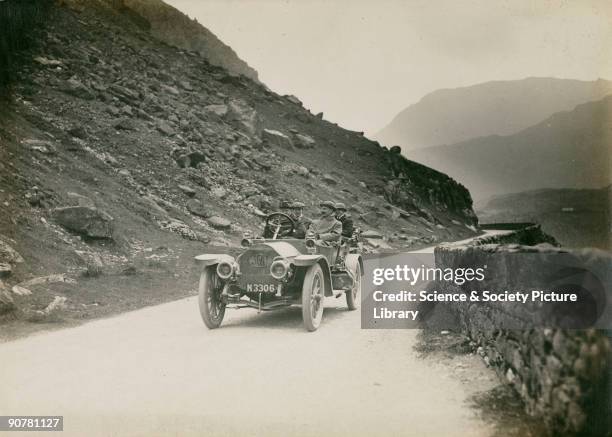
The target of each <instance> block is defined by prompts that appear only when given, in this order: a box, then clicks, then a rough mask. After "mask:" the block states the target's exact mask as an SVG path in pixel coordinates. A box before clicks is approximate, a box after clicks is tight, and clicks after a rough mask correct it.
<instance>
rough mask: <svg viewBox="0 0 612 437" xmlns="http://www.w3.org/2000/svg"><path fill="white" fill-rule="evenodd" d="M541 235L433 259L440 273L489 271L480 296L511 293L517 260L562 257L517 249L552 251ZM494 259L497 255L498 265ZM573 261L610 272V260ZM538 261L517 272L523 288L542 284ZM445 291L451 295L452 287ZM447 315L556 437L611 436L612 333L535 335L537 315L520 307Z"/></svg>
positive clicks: (489, 306) (492, 240) (451, 249)
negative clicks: (484, 268) (467, 269)
mask: <svg viewBox="0 0 612 437" xmlns="http://www.w3.org/2000/svg"><path fill="white" fill-rule="evenodd" d="M540 233H541V231H539V228H538V227H534V228H531V229H523V230H519V231H516V232H514V233H512V234H507V235H504V236H498V237H488V238H482V239H479V240H475V241H474V242H473V243H472V244H470V245H469V246H452V245H448V246H441V247H439V248H437V249H436V252H435V258H436V265H437V266H438V267H442V268H446V267H451V268H456V267H458V266H476V265H483V263H488V266H487V274H486V277H485V280H484V281H483V282H481V283H480V286H481V287H482V288H481V289H482V290H485V289H486V290H500V289H501V290H504V289H511V288H510V287H512V286H513V285H516V284H517V281H518V279H517V276H518V275H516V272H517V265H516V262H517V257H516V256H513V255H515V254H517V253H519V254H520V253H531V254H535V259H536V260H537V259H539V257H540V255H539V254H540V253H543V254H544V255H542V257H544V256H545V254H546V253H554V252H564V251H563V250H562V249H558V248H555V247H553V246H552V245H550V244H545V245H540V246H539V247H534V246H524V245H521V244H519V243H523V244H524V243H525V242H529V243H530V244H535V243H537V242H538V238H540V237H542V238H543V239H544V240H545V241H547V242H549V243H550V240H547V238H546V237H545V236H544V235H539V234H540ZM500 242H501V243H504V244H499V243H500ZM491 253H495V257H493V258H494V260H495V261H494V262H491V258H492V257H491V256H490V254H491ZM570 255H571V256H575V257H576V259H577V260H585V261H586V262H587V263H589V265H591V263H596V264H597V265H598V268H604V269H609V270H608V271H612V256H611V255H610V254H609V253H606V252H601V251H596V250H588V251H587V250H584V251H579V252H571V253H570ZM518 258H520V257H518ZM533 259H534V258H533V257H531V258H529V260H530V261H529V262H526V263H525V264H526V265H521V266H520V268H519V271H520V277H521V279H520V280H523V281H524V280H527V281H537V277H538V276H539V277H541V276H542V275H541V274H539V273H540V272H538V269H540V268H541V266H540V265H538V262H533V261H532V260H533ZM513 263H514V264H513ZM604 271H605V270H604ZM526 278H527V279H526ZM445 287H446V289H447V290H448V289H449V286H448V283H445ZM454 287H455V289H454V290H452V291H459V292H465V293H467V292H469V291H470V290H471V289H473V286H472V285H470V284H464V285H463V286H454ZM608 292H609V290H608ZM610 297H611V296H609V295H608V296H604V299H609V298H610ZM450 310H451V311H452V312H453V313H454V314H455V316H456V317H457V318H458V322H459V327H460V329H461V330H462V331H463V332H464V333H465V334H466V335H468V336H469V337H470V338H471V339H472V340H473V341H474V342H476V343H477V344H478V353H479V354H480V355H481V356H482V357H483V359H484V360H485V362H486V363H487V364H488V365H490V366H491V367H492V368H493V369H495V371H496V372H497V374H498V375H499V377H500V378H501V379H502V380H503V381H505V382H507V383H508V384H510V385H511V386H512V387H513V388H514V389H516V391H517V392H518V393H519V394H520V396H521V397H522V399H523V401H524V403H525V406H526V410H527V412H528V413H529V414H531V415H533V416H537V417H540V418H541V419H542V420H543V421H544V422H545V424H546V425H547V428H548V429H549V430H550V432H551V434H554V435H575V434H580V435H605V434H606V432H607V430H609V429H611V426H610V425H611V423H610V416H612V414H611V413H612V411H611V408H610V394H611V391H610V383H611V381H612V379H611V378H610V363H611V359H610V339H609V337H608V335H609V333H610V331H607V332H606V331H601V330H596V329H582V330H575V329H574V330H570V329H557V328H534V327H532V326H533V317H537V315H534V312H535V311H537V309H535V308H533V306H530V305H529V304H522V303H517V304H508V303H505V304H499V303H486V304H484V303H479V304H474V303H470V302H464V303H453V304H451V305H450ZM530 318H531V319H530ZM523 322H525V323H524V325H525V328H524V329H501V328H500V326H504V327H510V326H513V325H515V326H517V327H518V326H523V325H522V323H523ZM530 322H531V323H530ZM529 325H531V326H529Z"/></svg>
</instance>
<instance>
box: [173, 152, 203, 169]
mask: <svg viewBox="0 0 612 437" xmlns="http://www.w3.org/2000/svg"><path fill="white" fill-rule="evenodd" d="M205 161H206V155H204V154H203V153H200V152H191V153H187V154H184V155H179V156H178V157H177V158H176V163H177V164H178V166H179V167H181V168H197V167H198V165H199V164H200V163H201V162H205Z"/></svg>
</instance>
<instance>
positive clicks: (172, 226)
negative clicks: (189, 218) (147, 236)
mask: <svg viewBox="0 0 612 437" xmlns="http://www.w3.org/2000/svg"><path fill="white" fill-rule="evenodd" d="M160 226H161V228H162V229H165V230H168V231H171V232H174V233H175V234H178V235H180V236H181V237H183V238H185V239H187V240H192V241H198V234H196V232H195V231H194V230H193V229H191V228H190V227H189V225H187V224H186V223H184V222H182V221H181V220H177V219H174V218H170V219H169V220H165V221H162V222H160Z"/></svg>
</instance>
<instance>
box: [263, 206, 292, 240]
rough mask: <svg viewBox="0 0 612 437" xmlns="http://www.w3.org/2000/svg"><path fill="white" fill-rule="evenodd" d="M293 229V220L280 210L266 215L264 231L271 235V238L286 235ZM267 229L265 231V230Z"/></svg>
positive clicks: (274, 238)
mask: <svg viewBox="0 0 612 437" xmlns="http://www.w3.org/2000/svg"><path fill="white" fill-rule="evenodd" d="M294 230H295V222H294V221H293V219H292V218H291V217H289V216H288V215H287V214H284V213H282V212H273V213H272V214H268V215H267V216H266V225H265V227H264V232H265V233H266V234H267V233H269V235H271V238H272V239H273V240H276V239H277V238H279V237H287V236H289V235H291V234H293V231H294ZM266 231H267V232H266Z"/></svg>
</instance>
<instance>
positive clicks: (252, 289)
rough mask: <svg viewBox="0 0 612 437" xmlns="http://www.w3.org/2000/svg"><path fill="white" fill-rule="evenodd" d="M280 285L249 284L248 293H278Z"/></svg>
mask: <svg viewBox="0 0 612 437" xmlns="http://www.w3.org/2000/svg"><path fill="white" fill-rule="evenodd" d="M278 290H280V284H247V286H246V291H247V293H276V292H277V291H278Z"/></svg>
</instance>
